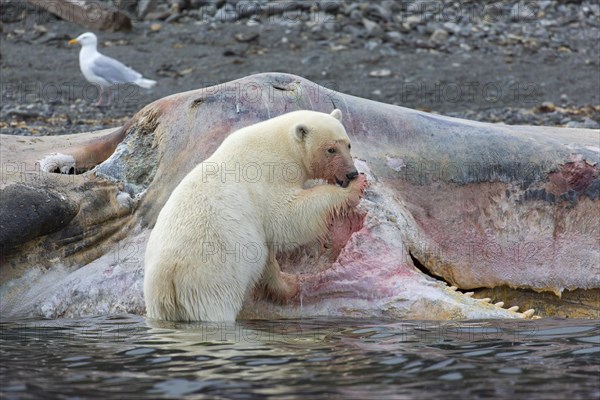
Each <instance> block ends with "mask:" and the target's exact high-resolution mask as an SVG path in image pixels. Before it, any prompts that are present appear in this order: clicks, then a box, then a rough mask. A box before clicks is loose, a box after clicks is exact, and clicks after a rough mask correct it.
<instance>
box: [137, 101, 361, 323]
mask: <svg viewBox="0 0 600 400" xmlns="http://www.w3.org/2000/svg"><path fill="white" fill-rule="evenodd" d="M341 119H342V113H341V111H339V110H334V111H333V112H332V113H331V114H330V115H329V114H325V113H320V112H315V111H295V112H291V113H288V114H284V115H281V116H279V117H276V118H273V119H270V120H268V121H265V122H261V123H258V124H255V125H252V126H249V127H246V128H243V129H240V130H238V131H236V132H234V133H232V134H231V135H230V136H229V137H227V138H226V139H225V140H224V141H223V143H222V144H221V146H219V148H218V149H217V150H216V151H215V152H214V154H213V155H212V156H211V157H209V158H208V159H207V160H205V161H204V162H202V163H201V164H199V165H197V166H196V167H195V168H194V169H193V170H192V171H191V172H190V173H189V174H188V175H187V176H186V177H185V178H184V179H183V180H182V181H181V183H180V184H179V185H178V186H177V187H176V188H175V190H174V191H173V193H172V194H171V197H170V198H169V200H168V201H167V202H166V204H165V206H164V207H163V209H162V210H161V212H160V214H159V216H158V219H157V221H156V225H155V227H154V229H153V231H152V233H151V234H150V239H149V240H148V247H147V249H146V256H145V276H144V297H145V301H146V310H147V314H148V317H150V318H156V319H163V320H170V321H233V320H235V318H236V316H237V313H238V312H239V310H240V309H241V307H242V302H243V299H244V297H245V295H246V293H247V291H248V290H250V289H252V288H253V287H254V286H255V284H256V283H257V282H258V281H259V280H260V279H261V277H262V279H263V283H264V285H265V288H266V290H267V292H268V294H269V295H271V296H272V297H274V298H275V299H278V300H280V301H287V300H289V299H291V298H292V297H293V296H294V295H295V294H296V293H297V283H295V282H294V281H293V278H290V277H286V276H284V274H283V273H282V272H281V271H280V268H279V264H278V263H277V260H276V258H275V255H276V254H277V253H278V252H281V251H289V250H292V249H294V248H297V247H298V246H302V245H305V244H309V243H312V242H315V241H316V240H318V239H320V238H323V237H324V236H325V234H326V232H327V224H328V222H329V221H330V220H331V217H332V216H333V215H334V214H336V213H343V212H345V210H348V209H350V208H352V207H355V206H356V205H357V204H358V202H359V201H360V198H361V196H362V193H363V191H364V189H365V187H366V184H367V182H366V178H365V177H364V175H362V174H361V175H359V174H358V172H357V170H356V168H355V166H354V163H353V161H352V157H351V155H350V140H349V138H348V135H347V134H346V131H345V129H344V127H343V125H342V124H341ZM314 179H320V180H323V181H326V182H327V183H328V184H320V185H314V186H312V187H308V186H307V185H305V184H306V183H307V181H310V180H314ZM336 184H337V185H336ZM287 281H292V283H291V284H290V283H288V282H287Z"/></svg>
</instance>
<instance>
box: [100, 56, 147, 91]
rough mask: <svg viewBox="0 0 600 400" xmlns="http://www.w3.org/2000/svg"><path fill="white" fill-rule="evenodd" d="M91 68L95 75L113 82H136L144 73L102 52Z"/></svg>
mask: <svg viewBox="0 0 600 400" xmlns="http://www.w3.org/2000/svg"><path fill="white" fill-rule="evenodd" d="M90 69H91V71H92V72H93V73H94V75H97V76H99V77H101V78H102V79H104V80H106V81H107V82H110V83H111V84H119V83H129V82H135V81H136V80H138V79H140V78H141V77H142V74H140V73H139V72H137V71H134V70H133V69H131V68H129V67H128V66H126V65H124V64H123V63H121V62H119V61H117V60H115V59H113V58H110V57H106V56H103V55H102V54H100V55H98V57H96V58H95V59H94V61H93V62H92V63H91V65H90Z"/></svg>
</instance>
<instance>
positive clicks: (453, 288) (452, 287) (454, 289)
mask: <svg viewBox="0 0 600 400" xmlns="http://www.w3.org/2000/svg"><path fill="white" fill-rule="evenodd" d="M448 289H450V290H452V291H453V292H456V290H457V289H458V288H457V287H456V286H450V287H449V288H448Z"/></svg>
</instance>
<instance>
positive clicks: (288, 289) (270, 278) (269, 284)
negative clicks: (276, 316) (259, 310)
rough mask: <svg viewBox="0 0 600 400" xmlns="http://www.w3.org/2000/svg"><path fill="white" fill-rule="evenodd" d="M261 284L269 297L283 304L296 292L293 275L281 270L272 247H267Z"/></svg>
mask: <svg viewBox="0 0 600 400" xmlns="http://www.w3.org/2000/svg"><path fill="white" fill-rule="evenodd" d="M262 285H263V286H264V290H265V292H266V295H267V296H268V297H269V298H271V299H272V300H275V301H277V302H279V303H283V304H285V303H288V302H289V301H290V300H291V299H292V298H293V297H294V296H295V295H296V293H298V282H297V279H296V278H295V277H294V276H293V275H290V274H284V273H283V272H281V268H280V267H279V263H278V262H277V259H276V258H275V251H274V250H273V249H269V259H268V261H267V265H266V267H265V270H264V273H263V277H262Z"/></svg>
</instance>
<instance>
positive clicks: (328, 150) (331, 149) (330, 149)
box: [327, 147, 335, 154]
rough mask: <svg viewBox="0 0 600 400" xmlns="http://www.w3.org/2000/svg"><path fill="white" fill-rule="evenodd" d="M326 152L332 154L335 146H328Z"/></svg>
mask: <svg viewBox="0 0 600 400" xmlns="http://www.w3.org/2000/svg"><path fill="white" fill-rule="evenodd" d="M327 152H328V153H329V154H333V153H335V147H330V148H328V149H327Z"/></svg>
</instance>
